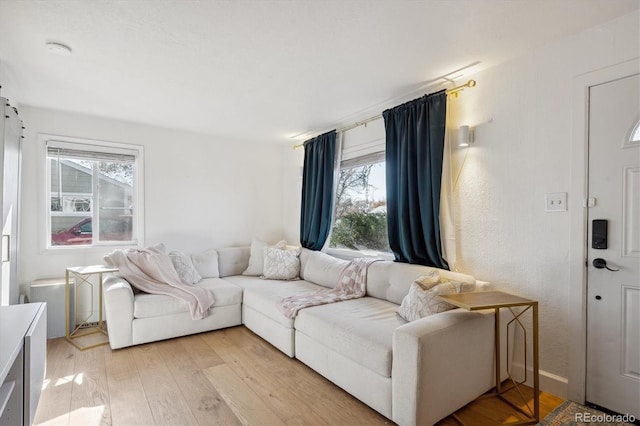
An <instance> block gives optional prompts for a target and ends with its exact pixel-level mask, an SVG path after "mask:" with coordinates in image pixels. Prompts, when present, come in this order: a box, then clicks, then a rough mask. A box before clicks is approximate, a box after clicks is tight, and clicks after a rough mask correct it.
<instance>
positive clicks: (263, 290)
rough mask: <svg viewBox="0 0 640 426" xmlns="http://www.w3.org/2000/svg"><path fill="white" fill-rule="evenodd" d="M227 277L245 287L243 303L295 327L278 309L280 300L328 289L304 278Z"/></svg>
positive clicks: (281, 323)
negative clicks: (285, 279)
mask: <svg viewBox="0 0 640 426" xmlns="http://www.w3.org/2000/svg"><path fill="white" fill-rule="evenodd" d="M225 279H227V280H229V281H230V282H232V283H234V284H237V285H238V286H240V287H243V288H244V295H243V300H242V303H243V304H244V305H246V306H248V307H250V308H252V309H253V310H255V311H258V312H260V313H261V314H263V315H264V316H266V317H267V318H270V319H272V320H274V321H275V322H277V323H278V324H280V325H283V326H285V327H287V328H293V321H294V320H292V319H289V318H287V317H285V316H284V315H283V314H282V312H280V310H278V306H277V305H278V302H280V301H281V300H282V299H284V298H285V297H289V296H293V295H297V294H302V293H310V292H315V291H318V290H326V288H325V287H322V286H319V285H317V284H313V283H310V282H308V281H304V280H297V281H280V280H264V279H261V278H259V277H249V276H236V277H226V278H225Z"/></svg>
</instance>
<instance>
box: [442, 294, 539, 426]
mask: <svg viewBox="0 0 640 426" xmlns="http://www.w3.org/2000/svg"><path fill="white" fill-rule="evenodd" d="M440 299H442V300H443V301H445V302H447V303H450V304H452V305H454V306H457V307H460V308H463V309H466V310H467V311H480V310H483V309H493V310H494V312H495V327H494V335H495V351H496V352H495V361H496V362H495V369H496V371H495V374H496V392H495V396H499V397H500V398H501V399H502V400H503V401H505V402H506V403H508V404H509V405H511V406H512V407H514V408H516V409H517V410H518V411H520V412H521V413H523V414H524V415H525V416H527V419H526V420H523V421H517V422H514V423H510V424H514V425H515V424H537V423H538V422H539V421H540V395H539V394H540V376H539V373H540V371H539V370H540V365H539V354H538V350H539V348H538V301H536V300H531V299H526V298H524V297H520V296H515V295H513V294H509V293H504V292H502V291H484V292H473V293H457V294H447V295H443V296H440ZM520 306H521V307H524V308H525V309H524V310H522V311H521V312H514V311H513V309H512V308H514V307H520ZM504 308H506V309H509V312H511V315H513V319H512V320H511V321H510V322H509V324H511V323H512V322H517V324H518V325H519V326H520V327H522V329H523V331H525V333H526V329H525V327H524V326H523V325H522V323H521V322H520V316H522V315H523V314H524V313H525V312H527V311H528V310H529V309H531V312H532V314H531V315H532V328H533V336H532V337H533V411H532V410H531V408H530V407H529V403H528V402H527V401H525V400H524V397H522V393H521V392H520V390H519V388H518V385H521V384H523V383H524V382H525V381H526V372H527V367H526V364H527V362H526V352H527V349H526V335H525V369H524V371H525V378H524V380H523V381H521V382H518V381H516V380H515V379H514V378H513V377H512V376H511V373H510V372H509V369H507V372H508V376H509V380H511V382H512V383H513V385H514V387H516V388H518V392H520V396H521V397H522V400H523V402H524V404H525V405H526V407H527V410H528V411H529V412H528V413H527V412H526V411H524V410H523V409H522V408H520V407H518V406H517V405H515V404H513V403H512V402H511V401H508V400H507V399H506V398H504V397H503V396H502V394H503V392H505V391H506V390H509V389H513V387H511V388H509V389H506V390H503V389H502V384H501V375H500V371H501V369H500V365H501V362H500V309H504ZM509 324H507V346H508V345H509V343H508V341H509V339H508V337H509V333H508V331H509V330H508V327H509ZM507 360H508V356H507Z"/></svg>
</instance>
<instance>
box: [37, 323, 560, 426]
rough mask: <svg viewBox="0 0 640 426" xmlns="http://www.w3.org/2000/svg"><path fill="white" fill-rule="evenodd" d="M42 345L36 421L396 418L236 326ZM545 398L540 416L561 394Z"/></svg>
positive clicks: (487, 406)
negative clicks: (130, 340)
mask: <svg viewBox="0 0 640 426" xmlns="http://www.w3.org/2000/svg"><path fill="white" fill-rule="evenodd" d="M48 351H49V352H48V355H47V375H46V380H45V386H44V389H43V391H42V396H41V398H40V403H39V405H38V410H37V412H36V422H35V424H55V425H152V424H171V425H195V424H200V425H213V424H223V425H239V424H251V425H254V424H255V425H257V424H263V425H280V424H304V425H356V424H362V425H376V424H380V425H382V424H393V423H392V422H391V421H390V420H389V419H387V418H385V417H383V416H381V415H380V414H378V413H377V412H375V411H374V410H372V409H370V408H369V407H368V406H366V405H364V404H363V403H361V402H360V401H358V400H357V399H355V398H354V397H352V396H351V395H349V394H348V393H346V392H344V391H342V390H341V389H340V388H338V387H336V386H335V385H333V384H332V383H331V382H329V381H328V380H326V379H324V378H323V377H322V376H320V375H319V374H317V373H315V372H314V371H313V370H311V369H310V368H308V367H306V366H305V365H304V364H302V363H300V362H299V361H297V360H295V359H290V358H289V357H287V356H286V355H284V354H282V353H281V352H280V351H278V350H277V349H275V348H274V347H272V346H271V345H270V344H268V343H267V342H265V341H264V340H262V339H261V338H259V337H258V336H256V335H255V334H253V333H252V332H251V331H249V330H248V329H247V328H245V327H242V326H240V327H233V328H229V329H225V330H217V331H213V332H209V333H202V334H197V335H193V336H186V337H181V338H177V339H172V340H166V341H161V342H155V343H149V344H146V345H140V346H134V347H130V348H125V349H118V350H115V351H112V350H111V349H110V348H109V346H108V345H107V346H100V347H97V348H93V349H89V350H86V351H79V350H77V349H76V348H75V347H73V346H72V345H71V344H69V343H68V342H67V341H66V340H65V339H64V338H59V339H52V340H49V342H48ZM530 395H531V392H530V391H529V394H528V395H527V397H530ZM541 401H542V403H541V408H542V410H541V411H542V415H543V416H544V415H546V413H548V412H549V411H551V410H552V409H553V408H555V406H557V405H558V404H560V403H561V402H562V400H561V399H559V398H556V397H554V396H552V395H549V394H544V393H543V394H542V397H541ZM458 415H459V417H460V418H461V419H463V420H464V421H465V423H467V424H470V425H474V424H475V425H485V424H486V425H488V424H502V423H504V422H510V421H513V420H515V419H517V411H516V410H514V409H512V408H510V407H509V406H508V405H507V404H504V403H501V402H499V401H498V400H495V399H494V398H492V399H483V400H478V401H475V402H473V403H471V404H470V405H469V406H467V407H465V408H464V409H463V410H461V411H460V412H459V413H458ZM456 424H457V422H456V421H455V420H454V419H453V418H451V417H449V418H447V419H444V420H443V421H441V422H440V423H439V425H456Z"/></svg>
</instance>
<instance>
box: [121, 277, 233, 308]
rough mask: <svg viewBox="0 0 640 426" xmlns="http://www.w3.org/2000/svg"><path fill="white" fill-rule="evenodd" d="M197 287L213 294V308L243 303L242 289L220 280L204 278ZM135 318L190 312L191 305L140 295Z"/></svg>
mask: <svg viewBox="0 0 640 426" xmlns="http://www.w3.org/2000/svg"><path fill="white" fill-rule="evenodd" d="M195 286H196V287H203V288H208V289H210V290H211V291H212V292H213V297H214V299H215V303H214V304H213V307H214V308H215V307H217V306H227V305H238V304H240V303H242V288H241V287H238V286H237V285H234V284H232V283H230V282H227V281H225V280H223V279H220V278H204V279H202V280H200V282H198V283H197V284H195ZM133 305H134V306H133V316H134V318H151V317H159V316H165V315H172V314H178V313H181V312H189V305H188V304H187V302H185V301H184V300H182V299H178V298H176V297H173V296H168V295H164V294H148V293H139V294H137V295H136V296H135V299H134V304H133Z"/></svg>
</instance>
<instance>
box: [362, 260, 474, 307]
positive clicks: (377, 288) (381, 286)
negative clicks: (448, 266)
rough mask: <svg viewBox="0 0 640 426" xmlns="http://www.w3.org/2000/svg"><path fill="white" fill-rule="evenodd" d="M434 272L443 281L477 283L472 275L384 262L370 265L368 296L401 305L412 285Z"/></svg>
mask: <svg viewBox="0 0 640 426" xmlns="http://www.w3.org/2000/svg"><path fill="white" fill-rule="evenodd" d="M433 270H437V271H438V273H439V274H440V280H441V281H457V282H460V283H463V284H470V285H471V284H474V283H475V281H476V280H475V278H474V277H472V276H471V275H466V274H461V273H459V272H451V271H447V270H444V269H438V268H431V267H429V266H422V265H411V264H408V263H400V262H391V261H387V260H383V261H380V262H374V263H372V264H371V265H369V271H368V273H367V296H373V297H377V298H378V299H384V300H388V301H389V302H393V303H396V304H398V305H399V304H401V303H402V299H403V298H404V297H405V296H406V295H407V293H409V288H410V287H411V284H412V283H413V282H414V281H415V280H416V279H418V278H419V277H420V276H421V275H427V274H428V273H429V272H430V271H433Z"/></svg>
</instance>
